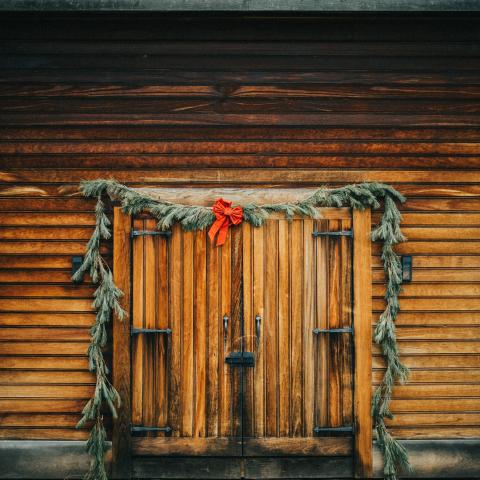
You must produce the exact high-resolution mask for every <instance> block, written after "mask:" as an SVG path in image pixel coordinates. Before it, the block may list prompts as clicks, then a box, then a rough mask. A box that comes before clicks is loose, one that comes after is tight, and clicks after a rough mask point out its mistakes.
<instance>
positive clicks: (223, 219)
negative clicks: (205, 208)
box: [208, 198, 243, 247]
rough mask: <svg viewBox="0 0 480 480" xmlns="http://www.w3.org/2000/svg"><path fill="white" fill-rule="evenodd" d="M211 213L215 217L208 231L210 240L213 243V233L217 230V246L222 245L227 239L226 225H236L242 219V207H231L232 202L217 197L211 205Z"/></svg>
mask: <svg viewBox="0 0 480 480" xmlns="http://www.w3.org/2000/svg"><path fill="white" fill-rule="evenodd" d="M212 210H213V213H214V214H215V217H216V218H217V219H216V220H215V222H214V223H213V224H212V226H211V227H210V230H209V231H208V236H209V237H210V241H211V242H212V243H213V242H214V241H215V240H214V239H215V235H216V234H217V232H218V237H217V247H218V246H219V245H223V244H224V243H225V240H226V239H227V232H228V227H229V226H230V225H238V224H239V223H241V222H242V220H243V210H242V207H234V208H232V202H229V201H228V200H224V199H223V198H217V200H215V203H214V204H213V207H212Z"/></svg>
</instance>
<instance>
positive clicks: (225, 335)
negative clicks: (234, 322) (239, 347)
mask: <svg viewBox="0 0 480 480" xmlns="http://www.w3.org/2000/svg"><path fill="white" fill-rule="evenodd" d="M227 338H228V315H226V314H225V315H224V316H223V343H224V344H225V345H226V344H227Z"/></svg>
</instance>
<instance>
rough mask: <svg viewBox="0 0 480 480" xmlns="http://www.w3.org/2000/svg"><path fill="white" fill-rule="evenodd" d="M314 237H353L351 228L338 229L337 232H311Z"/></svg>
mask: <svg viewBox="0 0 480 480" xmlns="http://www.w3.org/2000/svg"><path fill="white" fill-rule="evenodd" d="M312 235H313V236H314V237H353V232H352V230H340V231H338V232H317V231H315V232H313V233H312Z"/></svg>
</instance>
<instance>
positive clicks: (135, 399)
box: [132, 219, 241, 455]
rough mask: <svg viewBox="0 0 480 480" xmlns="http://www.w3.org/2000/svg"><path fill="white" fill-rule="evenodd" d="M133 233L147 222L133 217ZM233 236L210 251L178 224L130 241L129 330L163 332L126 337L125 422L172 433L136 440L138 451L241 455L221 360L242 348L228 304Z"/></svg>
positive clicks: (229, 380) (233, 401)
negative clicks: (128, 393)
mask: <svg viewBox="0 0 480 480" xmlns="http://www.w3.org/2000/svg"><path fill="white" fill-rule="evenodd" d="M134 229H135V230H137V231H139V230H147V231H153V230H155V221H154V220H151V219H136V220H134ZM240 238H241V237H240V236H238V239H237V238H236V237H233V236H229V238H228V239H227V242H226V243H225V245H224V247H223V248H213V247H211V246H210V243H209V240H208V237H207V235H206V232H184V231H182V230H181V228H180V227H178V226H175V227H174V228H173V230H172V235H171V237H167V236H151V235H146V236H138V237H134V240H133V279H134V280H133V312H132V326H133V327H134V328H149V329H151V328H154V329H170V330H171V334H169V335H168V334H158V333H142V334H137V335H134V336H133V339H132V372H133V374H132V392H133V393H132V423H133V425H135V426H144V427H160V428H161V427H169V428H170V429H171V431H167V432H158V431H145V432H136V434H137V435H138V434H141V435H143V436H145V437H147V438H138V439H135V442H134V444H135V448H136V450H137V451H141V450H142V449H143V450H145V449H147V450H149V451H151V452H152V451H154V452H155V454H159V455H162V454H165V455H166V454H168V455H172V454H176V455H180V454H189V455H192V454H193V455H195V454H201V455H208V454H210V453H213V454H215V455H239V454H241V442H240V441H238V440H235V438H237V437H241V408H240V400H239V399H238V397H239V395H240V388H241V385H240V373H239V372H238V371H236V369H232V368H231V367H229V366H227V365H226V364H225V362H224V358H225V356H227V355H228V353H229V352H230V351H231V350H232V349H238V348H241V326H240V321H239V317H240V314H239V308H240V306H239V305H238V304H237V305H236V306H235V305H232V298H233V299H234V302H238V300H236V298H237V297H238V294H235V295H232V292H233V289H232V287H233V286H234V285H235V284H234V282H235V281H237V282H238V274H237V277H235V275H233V269H232V262H233V261H234V259H235V258H236V253H235V252H236V251H238V245H239V244H240V243H239V242H240ZM235 248H236V250H235ZM236 291H237V292H238V288H237V290H236ZM232 311H233V315H232ZM225 314H226V315H228V317H229V320H228V325H227V328H226V329H224V321H223V317H224V315H225ZM150 454H152V453H150Z"/></svg>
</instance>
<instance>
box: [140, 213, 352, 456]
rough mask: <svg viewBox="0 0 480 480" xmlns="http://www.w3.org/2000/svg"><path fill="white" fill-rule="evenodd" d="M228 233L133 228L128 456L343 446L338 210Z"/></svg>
mask: <svg viewBox="0 0 480 480" xmlns="http://www.w3.org/2000/svg"><path fill="white" fill-rule="evenodd" d="M322 213H323V216H324V218H323V219H322V220H311V219H303V218H294V219H293V220H292V221H287V220H285V219H284V218H283V217H278V218H277V217H274V218H271V219H269V220H268V221H267V222H266V223H265V225H264V226H263V227H261V228H254V227H251V226H250V225H248V224H246V223H244V224H242V225H240V226H238V227H232V228H230V230H229V234H228V237H227V241H226V243H225V245H223V246H222V247H215V246H212V245H211V244H210V242H209V239H208V236H207V234H206V232H205V231H198V232H184V231H183V230H182V229H181V228H180V227H179V226H175V227H174V228H173V230H172V231H171V232H170V233H169V234H162V235H159V234H158V233H157V234H155V230H156V228H155V220H153V219H150V218H137V219H134V221H133V231H132V238H133V240H132V261H133V265H132V315H131V338H132V343H131V382H132V383H131V424H132V435H133V437H134V439H133V442H134V445H135V449H136V452H137V453H138V454H149V455H160V456H161V455H171V456H183V455H185V456H196V455H199V456H216V457H218V456H229V457H295V456H300V457H309V456H312V457H313V456H349V455H351V453H352V439H353V427H352V425H353V323H352V318H353V315H352V238H351V236H350V234H351V230H352V222H351V214H350V211H349V210H347V209H324V210H323V211H322Z"/></svg>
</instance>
